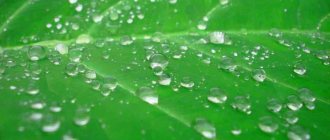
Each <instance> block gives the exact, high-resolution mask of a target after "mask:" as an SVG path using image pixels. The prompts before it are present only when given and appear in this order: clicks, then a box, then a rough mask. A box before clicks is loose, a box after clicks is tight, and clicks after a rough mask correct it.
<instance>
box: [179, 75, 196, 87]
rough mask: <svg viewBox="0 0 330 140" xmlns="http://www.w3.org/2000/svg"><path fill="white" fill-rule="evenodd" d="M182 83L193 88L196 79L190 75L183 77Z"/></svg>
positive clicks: (183, 85)
mask: <svg viewBox="0 0 330 140" xmlns="http://www.w3.org/2000/svg"><path fill="white" fill-rule="evenodd" d="M180 85H181V86H182V87H185V88H188V89H191V88H193V87H194V85H195V83H194V81H193V80H192V79H191V78H190V77H183V78H182V80H181V83H180Z"/></svg>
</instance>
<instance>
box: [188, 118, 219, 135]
mask: <svg viewBox="0 0 330 140" xmlns="http://www.w3.org/2000/svg"><path fill="white" fill-rule="evenodd" d="M192 125H193V127H194V129H195V130H196V131H197V132H198V133H200V134H202V135H203V136H204V137H205V138H207V139H214V138H216V129H215V127H214V126H213V125H212V124H211V123H209V122H208V121H207V120H206V119H204V118H198V119H196V120H195V121H194V122H193V124H192Z"/></svg>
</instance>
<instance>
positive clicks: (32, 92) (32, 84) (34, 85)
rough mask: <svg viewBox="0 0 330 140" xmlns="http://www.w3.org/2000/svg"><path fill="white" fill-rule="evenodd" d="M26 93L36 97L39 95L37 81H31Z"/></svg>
mask: <svg viewBox="0 0 330 140" xmlns="http://www.w3.org/2000/svg"><path fill="white" fill-rule="evenodd" d="M26 92H27V93H28V94H30V95H36V94H38V93H39V87H38V85H37V83H36V82H35V81H30V82H29V84H28V86H27V88H26Z"/></svg>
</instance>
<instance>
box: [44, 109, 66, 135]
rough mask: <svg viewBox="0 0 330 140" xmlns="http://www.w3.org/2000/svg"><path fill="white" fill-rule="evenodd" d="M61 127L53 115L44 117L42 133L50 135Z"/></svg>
mask: <svg viewBox="0 0 330 140" xmlns="http://www.w3.org/2000/svg"><path fill="white" fill-rule="evenodd" d="M60 126H61V122H60V121H59V120H58V119H57V118H56V117H55V116H53V115H50V114H48V115H46V117H45V118H44V122H43V126H42V131H43V132H46V133H52V132H55V131H57V130H58V129H59V128H60Z"/></svg>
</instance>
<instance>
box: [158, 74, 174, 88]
mask: <svg viewBox="0 0 330 140" xmlns="http://www.w3.org/2000/svg"><path fill="white" fill-rule="evenodd" d="M158 78H159V80H158V83H159V84H160V85H163V86H168V85H170V84H171V77H170V76H169V75H167V74H161V75H159V76H158Z"/></svg>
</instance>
